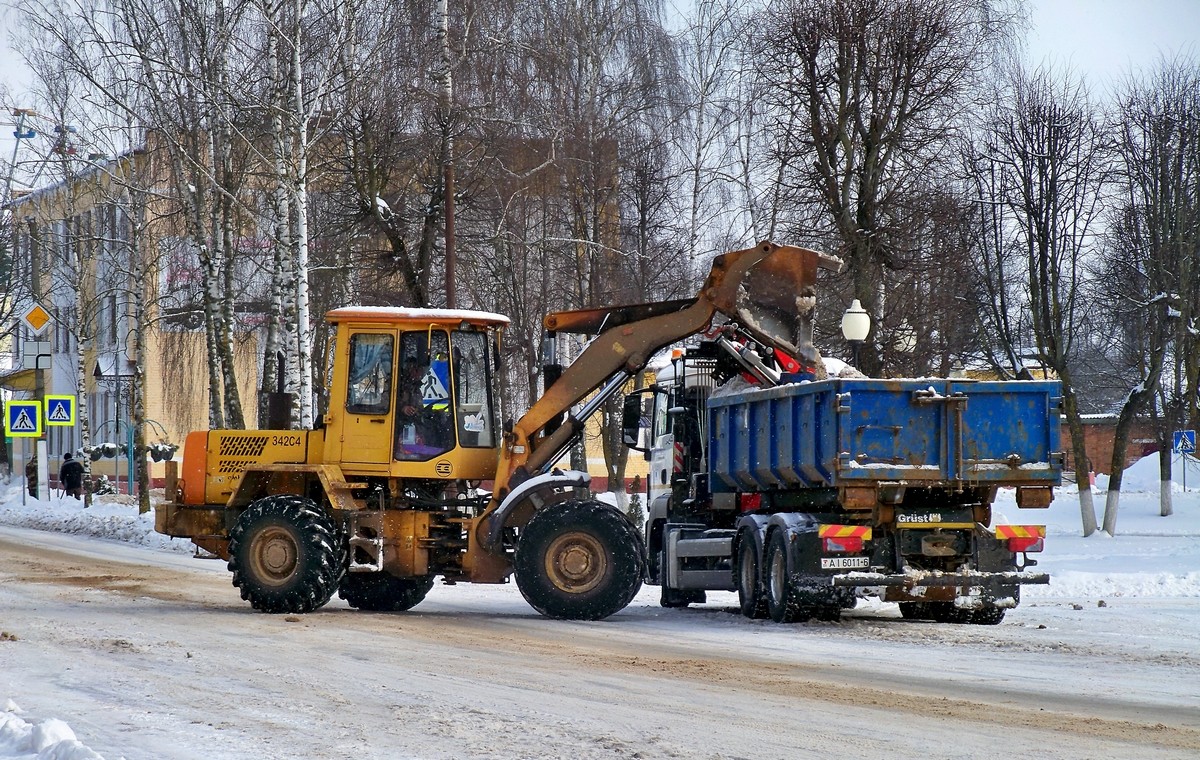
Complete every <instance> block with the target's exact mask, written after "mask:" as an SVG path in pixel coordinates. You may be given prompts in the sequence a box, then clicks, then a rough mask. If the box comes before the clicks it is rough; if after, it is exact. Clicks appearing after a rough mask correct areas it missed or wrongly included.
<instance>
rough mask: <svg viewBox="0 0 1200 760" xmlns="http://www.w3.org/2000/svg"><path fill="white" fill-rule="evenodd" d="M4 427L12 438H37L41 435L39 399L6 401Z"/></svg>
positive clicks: (40, 404)
mask: <svg viewBox="0 0 1200 760" xmlns="http://www.w3.org/2000/svg"><path fill="white" fill-rule="evenodd" d="M4 423H5V424H4V427H5V428H7V429H8V434H9V435H10V436H12V437H13V438H22V437H24V438H39V437H41V435H42V402H41V401H24V400H22V401H7V402H5V404H4Z"/></svg>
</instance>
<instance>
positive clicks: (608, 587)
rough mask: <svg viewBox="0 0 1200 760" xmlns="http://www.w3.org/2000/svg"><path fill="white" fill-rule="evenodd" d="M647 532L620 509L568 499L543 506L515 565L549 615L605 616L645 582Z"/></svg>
mask: <svg viewBox="0 0 1200 760" xmlns="http://www.w3.org/2000/svg"><path fill="white" fill-rule="evenodd" d="M645 562H646V560H645V552H644V550H643V548H642V540H641V537H640V536H638V534H637V531H636V529H634V527H633V524H632V523H630V522H629V520H628V519H627V518H626V517H625V516H624V515H622V514H621V513H620V512H618V511H617V510H616V509H615V508H613V507H611V506H609V505H607V504H603V503H601V502H598V501H568V502H564V503H562V504H558V505H554V506H549V507H546V508H545V509H542V510H540V511H539V512H537V513H536V514H534V516H533V517H532V518H530V520H529V523H528V524H527V525H526V526H525V527H524V529H522V531H521V536H520V541H519V542H518V543H517V552H516V557H515V561H514V569H515V571H516V576H517V587H518V588H519V589H520V590H521V595H522V596H524V597H525V601H527V602H529V604H530V606H532V607H533V608H534V609H535V610H537V611H538V612H540V613H542V614H543V615H545V616H547V617H552V618H561V619H564V620H600V619H602V618H606V617H608V616H609V615H611V614H613V613H614V612H617V611H618V610H621V609H623V608H624V607H625V606H626V605H627V604H629V603H630V602H631V601H633V597H634V596H636V595H637V592H638V591H639V590H640V589H641V587H642V576H643V575H644V574H645Z"/></svg>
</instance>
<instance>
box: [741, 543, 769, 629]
mask: <svg viewBox="0 0 1200 760" xmlns="http://www.w3.org/2000/svg"><path fill="white" fill-rule="evenodd" d="M734 585H736V586H737V592H738V606H739V607H741V608H742V614H743V615H745V616H746V617H748V618H750V619H751V620H762V619H763V618H765V617H767V613H768V610H767V596H766V594H765V593H763V587H762V578H761V577H760V575H759V572H758V550H757V549H756V548H755V546H754V542H753V541H752V540H750V539H749V538H743V539H742V540H741V541H740V542H739V543H738V556H737V576H736V577H735V578H734Z"/></svg>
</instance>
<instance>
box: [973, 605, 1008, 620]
mask: <svg viewBox="0 0 1200 760" xmlns="http://www.w3.org/2000/svg"><path fill="white" fill-rule="evenodd" d="M1006 612H1008V610H1006V609H1004V608H1003V607H997V606H995V605H994V604H985V605H984V606H982V607H980V608H979V609H977V610H971V620H970V622H971V623H973V624H975V625H1000V623H1002V622H1004V614H1005V613H1006Z"/></svg>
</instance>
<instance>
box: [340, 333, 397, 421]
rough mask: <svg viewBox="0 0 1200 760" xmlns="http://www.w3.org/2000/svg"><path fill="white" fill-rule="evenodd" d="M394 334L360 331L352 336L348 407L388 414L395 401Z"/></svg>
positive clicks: (357, 411)
mask: <svg viewBox="0 0 1200 760" xmlns="http://www.w3.org/2000/svg"><path fill="white" fill-rule="evenodd" d="M392 354H393V346H392V336H391V335H384V334H380V333H356V334H354V335H352V336H350V377H349V382H348V383H347V387H346V411H347V412H349V413H351V414H373V415H374V414H380V415H382V414H387V413H388V411H389V410H390V409H391V404H392Z"/></svg>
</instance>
